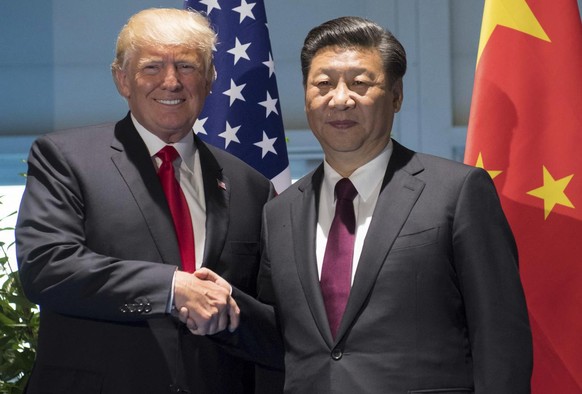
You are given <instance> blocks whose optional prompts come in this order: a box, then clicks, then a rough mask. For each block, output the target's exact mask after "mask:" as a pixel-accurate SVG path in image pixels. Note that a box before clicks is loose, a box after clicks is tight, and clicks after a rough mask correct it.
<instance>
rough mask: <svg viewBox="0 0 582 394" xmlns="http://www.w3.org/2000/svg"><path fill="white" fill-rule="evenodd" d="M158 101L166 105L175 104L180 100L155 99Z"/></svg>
mask: <svg viewBox="0 0 582 394" xmlns="http://www.w3.org/2000/svg"><path fill="white" fill-rule="evenodd" d="M157 101H158V103H161V104H166V105H176V104H180V103H181V102H182V100H157Z"/></svg>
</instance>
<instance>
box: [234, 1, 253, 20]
mask: <svg viewBox="0 0 582 394" xmlns="http://www.w3.org/2000/svg"><path fill="white" fill-rule="evenodd" d="M255 5H256V3H250V4H249V3H247V2H246V1H245V0H241V3H240V6H238V7H235V8H233V9H232V10H233V11H235V12H238V13H239V14H240V21H239V23H243V21H244V20H245V18H246V17H249V18H251V19H255V15H253V11H252V9H253V7H254V6H255Z"/></svg>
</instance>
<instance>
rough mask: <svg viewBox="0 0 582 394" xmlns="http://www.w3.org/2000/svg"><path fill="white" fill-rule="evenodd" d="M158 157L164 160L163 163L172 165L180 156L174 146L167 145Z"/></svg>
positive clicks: (157, 154) (159, 152)
mask: <svg viewBox="0 0 582 394" xmlns="http://www.w3.org/2000/svg"><path fill="white" fill-rule="evenodd" d="M156 156H158V157H159V158H160V159H162V163H172V162H174V160H176V158H177V157H178V156H180V154H179V153H178V151H177V150H176V148H174V147H173V146H171V145H166V146H164V147H163V148H162V149H160V150H159V151H158V153H156Z"/></svg>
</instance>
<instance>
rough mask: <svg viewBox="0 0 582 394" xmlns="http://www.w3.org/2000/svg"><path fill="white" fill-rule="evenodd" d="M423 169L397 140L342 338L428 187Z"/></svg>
mask: <svg viewBox="0 0 582 394" xmlns="http://www.w3.org/2000/svg"><path fill="white" fill-rule="evenodd" d="M421 171H423V166H422V164H421V163H420V161H419V160H418V158H417V157H416V156H415V154H414V152H412V151H410V150H408V149H406V148H404V147H403V146H401V145H400V144H398V143H396V142H394V150H393V152H392V157H391V158H390V162H389V164H388V167H387V169H386V173H385V175H384V179H383V181H382V187H381V190H380V195H379V196H378V202H377V203H376V208H375V209H374V215H373V217H372V221H371V223H370V227H369V229H368V233H367V235H366V239H365V240H364V246H363V250H362V254H361V256H360V261H359V263H358V269H357V272H356V276H355V278H354V283H353V285H352V290H351V292H350V297H349V299H348V304H347V306H346V311H345V313H344V316H343V319H342V322H341V324H340V327H339V330H338V338H341V336H342V335H343V334H345V333H346V331H347V330H348V329H349V327H351V325H352V324H353V322H354V320H355V319H356V318H357V316H358V315H359V313H360V311H361V310H362V308H363V307H364V305H365V303H366V300H367V298H368V296H369V294H370V291H371V290H372V288H373V287H374V283H375V282H376V279H377V277H378V273H379V272H380V269H381V268H382V265H383V264H384V262H385V261H386V257H387V255H388V253H389V252H390V249H391V248H392V244H393V243H394V240H395V239H396V237H397V236H398V234H399V233H400V230H401V229H402V226H403V225H404V223H405V222H406V219H407V218H408V215H409V214H410V211H411V210H412V208H413V207H414V204H416V201H417V200H418V197H419V196H420V194H421V193H422V190H423V189H424V186H425V184H424V182H423V181H421V180H419V179H418V178H416V177H415V175H416V174H417V173H419V172H421Z"/></svg>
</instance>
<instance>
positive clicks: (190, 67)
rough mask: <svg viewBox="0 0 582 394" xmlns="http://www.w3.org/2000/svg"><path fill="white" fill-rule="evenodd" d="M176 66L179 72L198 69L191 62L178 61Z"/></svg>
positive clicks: (184, 72) (186, 72)
mask: <svg viewBox="0 0 582 394" xmlns="http://www.w3.org/2000/svg"><path fill="white" fill-rule="evenodd" d="M176 68H177V69H178V71H179V72H180V73H181V74H190V73H193V72H194V71H196V70H197V69H198V67H196V65H194V64H191V63H179V64H178V65H177V66H176Z"/></svg>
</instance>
